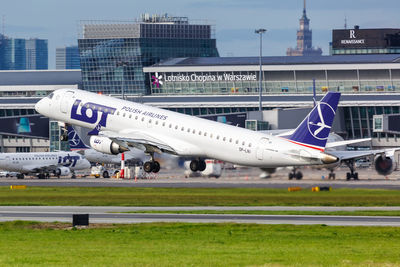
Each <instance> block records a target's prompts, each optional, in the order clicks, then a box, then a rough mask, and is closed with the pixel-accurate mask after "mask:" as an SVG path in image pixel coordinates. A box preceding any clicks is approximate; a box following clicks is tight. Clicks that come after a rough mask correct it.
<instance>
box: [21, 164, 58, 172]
mask: <svg viewBox="0 0 400 267" xmlns="http://www.w3.org/2000/svg"><path fill="white" fill-rule="evenodd" d="M58 167H60V166H57V165H47V166H37V165H35V166H29V165H28V166H24V167H23V170H24V172H27V173H40V172H52V171H55V170H56V169H57V168H58Z"/></svg>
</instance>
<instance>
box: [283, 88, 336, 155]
mask: <svg viewBox="0 0 400 267" xmlns="http://www.w3.org/2000/svg"><path fill="white" fill-rule="evenodd" d="M339 99H340V93H337V92H328V93H327V94H326V95H325V96H324V97H323V98H322V99H321V101H320V102H319V103H318V104H317V105H316V106H315V107H314V108H313V109H312V110H311V112H310V113H309V114H308V116H307V117H306V118H305V119H304V120H303V121H302V122H301V123H300V125H299V126H298V127H297V129H296V130H295V131H294V133H293V134H292V135H291V136H290V137H289V140H292V141H295V142H298V143H300V144H303V145H306V146H310V147H314V148H316V149H320V150H323V148H324V147H325V145H326V141H327V139H328V136H329V132H330V130H331V127H332V124H333V120H334V118H335V114H336V109H337V106H338V103H339Z"/></svg>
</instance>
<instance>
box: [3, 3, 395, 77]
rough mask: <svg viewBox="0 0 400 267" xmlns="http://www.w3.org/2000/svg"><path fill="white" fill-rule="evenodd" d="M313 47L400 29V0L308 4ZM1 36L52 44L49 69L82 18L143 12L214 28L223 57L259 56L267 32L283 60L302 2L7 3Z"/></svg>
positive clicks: (266, 45) (269, 48) (73, 40)
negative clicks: (339, 36) (343, 34)
mask: <svg viewBox="0 0 400 267" xmlns="http://www.w3.org/2000/svg"><path fill="white" fill-rule="evenodd" d="M306 9H307V16H308V18H309V19H310V28H311V29H312V32H313V46H315V47H321V48H322V50H323V54H324V55H327V54H329V42H330V41H331V39H332V29H343V28H344V21H345V17H346V18H347V25H348V28H352V27H353V26H354V25H359V26H360V28H400V16H399V15H398V11H399V10H400V1H399V0H379V1H378V0H335V1H332V0H308V1H307V7H306ZM0 10H1V11H0V16H2V20H1V22H2V23H1V25H2V27H1V32H2V33H4V34H5V35H6V36H9V37H14V38H44V39H48V40H49V68H50V69H54V68H55V49H56V47H63V46H66V45H76V44H77V39H78V36H79V25H80V22H81V21H83V20H114V21H118V20H124V21H126V20H134V19H136V18H139V17H140V15H141V14H143V13H149V14H165V13H168V14H169V15H171V16H180V17H189V20H193V21H196V20H206V21H208V22H210V23H211V24H214V25H215V30H216V31H215V37H216V39H217V48H218V51H219V53H220V56H235V57H240V56H257V55H258V54H259V36H258V35H256V34H255V33H254V30H255V29H258V28H265V29H267V32H266V34H264V35H263V55H265V56H284V55H286V49H287V48H288V47H295V46H296V31H297V29H298V27H299V19H300V17H301V15H302V12H303V1H302V0H218V1H215V0H186V1H184V0H168V1H165V0H152V1H143V0H141V1H139V0H63V1H61V0H2V1H1V9H0Z"/></svg>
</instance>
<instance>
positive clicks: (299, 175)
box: [289, 168, 303, 180]
mask: <svg viewBox="0 0 400 267" xmlns="http://www.w3.org/2000/svg"><path fill="white" fill-rule="evenodd" d="M292 179H296V180H301V179H303V173H301V171H297V168H293V170H292V171H291V172H289V180H292Z"/></svg>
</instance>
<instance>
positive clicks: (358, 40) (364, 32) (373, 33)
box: [332, 29, 400, 49]
mask: <svg viewBox="0 0 400 267" xmlns="http://www.w3.org/2000/svg"><path fill="white" fill-rule="evenodd" d="M399 32H400V29H351V30H333V31H332V48H333V49H340V48H386V47H387V46H390V45H389V44H388V40H391V39H392V38H393V37H392V36H393V35H395V34H398V33H399ZM389 43H390V42H389Z"/></svg>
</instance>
